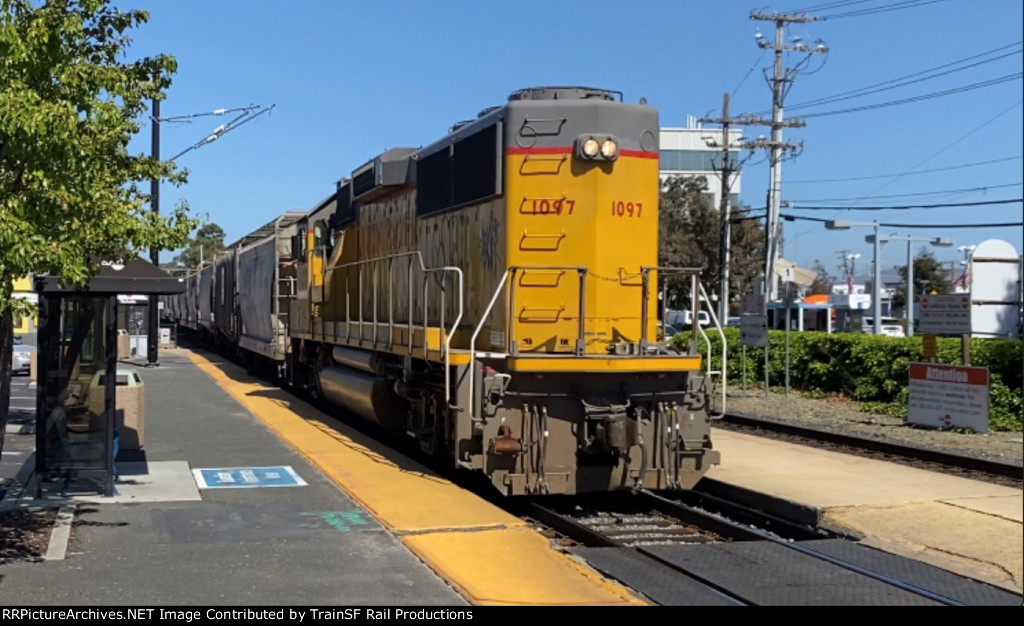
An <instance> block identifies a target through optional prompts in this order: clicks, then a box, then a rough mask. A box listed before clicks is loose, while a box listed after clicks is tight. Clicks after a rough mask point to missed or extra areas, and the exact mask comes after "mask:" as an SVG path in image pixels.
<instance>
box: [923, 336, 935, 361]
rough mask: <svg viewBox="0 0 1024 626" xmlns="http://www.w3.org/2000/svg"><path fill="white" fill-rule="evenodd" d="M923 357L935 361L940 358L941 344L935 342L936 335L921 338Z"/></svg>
mask: <svg viewBox="0 0 1024 626" xmlns="http://www.w3.org/2000/svg"><path fill="white" fill-rule="evenodd" d="M921 356H923V357H924V358H925V359H928V360H932V361H934V360H935V359H936V358H938V356H939V343H938V342H937V341H935V335H924V336H922V337H921Z"/></svg>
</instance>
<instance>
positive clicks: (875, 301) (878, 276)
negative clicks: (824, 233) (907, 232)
mask: <svg viewBox="0 0 1024 626" xmlns="http://www.w3.org/2000/svg"><path fill="white" fill-rule="evenodd" d="M855 226H865V227H868V228H874V229H875V237H874V243H875V269H874V275H875V278H874V280H873V281H872V285H871V305H872V307H871V308H872V309H874V320H873V321H874V333H875V334H876V335H881V334H882V299H881V297H880V295H881V293H882V292H881V288H882V287H881V283H882V266H881V265H880V264H879V262H878V260H879V259H878V257H879V256H880V254H879V253H880V251H881V250H880V247H881V238H880V237H879V236H878V228H879V224H878V222H850V221H846V220H829V221H827V222H825V228H827V229H828V230H849V229H850V228H853V227H855Z"/></svg>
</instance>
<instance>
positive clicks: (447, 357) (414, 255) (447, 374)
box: [328, 250, 465, 406]
mask: <svg viewBox="0 0 1024 626" xmlns="http://www.w3.org/2000/svg"><path fill="white" fill-rule="evenodd" d="M401 258H409V260H410V263H409V285H408V287H409V296H410V297H409V324H408V326H409V350H410V351H411V350H412V344H413V339H412V334H413V332H412V329H413V327H414V326H415V325H416V324H415V316H414V315H413V312H412V260H413V259H416V260H417V261H419V267H420V271H421V272H422V273H423V274H424V283H423V351H424V353H427V352H428V351H429V345H428V341H427V328H428V327H429V324H430V313H429V311H430V304H429V302H428V299H427V295H428V294H429V292H428V290H427V281H426V275H428V274H435V273H440V274H442V276H443V275H444V273H446V272H453V273H454V274H455V275H456V277H457V278H458V307H457V310H458V314H457V315H456V316H455V321H453V322H452V325H451V328H450V329H449V328H445V326H444V309H445V297H444V294H445V286H444V285H445V281H444V279H443V278H442V280H441V299H440V307H439V308H440V314H441V330H442V332H444V334H445V337H444V349H443V352H444V382H445V385H444V399H445V403H446V404H448V405H449V406H450V405H451V371H450V370H451V346H452V337H453V335H454V334H455V331H456V329H457V328H458V327H459V323H460V322H462V315H463V299H464V297H463V296H464V288H465V287H464V281H463V275H462V268H459V267H455V266H452V265H444V266H441V267H427V266H426V265H425V264H424V263H423V255H422V254H421V252H420V251H419V250H413V251H412V252H399V253H396V254H387V255H384V256H379V257H374V258H372V259H363V260H361V261H353V262H351V263H343V264H341V265H335V266H333V267H330V268H328V270H329V271H331V272H334V271H337V270H345V269H349V268H358V269H359V301H358V307H359V322H358V323H359V340H360V342H362V339H363V326H364V325H365V322H364V321H363V289H362V282H363V281H362V273H363V272H362V270H363V267H364V266H366V265H369V264H371V263H373V264H374V265H373V266H372V269H373V270H374V272H376V269H377V265H376V264H378V263H380V262H381V261H387V262H388V275H389V280H388V317H389V321H388V324H389V331H388V332H389V335H388V343H389V344H391V343H393V341H394V338H393V335H394V310H393V308H392V302H393V300H394V294H393V291H394V285H395V281H393V280H390V275H391V268H392V267H393V266H394V263H393V262H394V261H395V260H396V259H401ZM377 285H378V281H377V280H374V281H373V297H374V302H375V303H376V301H377ZM348 287H349V285H348V272H346V273H345V329H346V334H347V336H348V338H351V332H350V329H351V319H350V317H351V314H352V308H351V306H350V301H349V296H348V294H349V289H348ZM373 317H374V321H373V328H374V332H373V341H374V343H375V344H376V342H377V325H378V321H377V306H376V304H375V305H374V308H373Z"/></svg>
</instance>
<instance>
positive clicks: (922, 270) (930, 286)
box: [892, 248, 949, 308]
mask: <svg viewBox="0 0 1024 626" xmlns="http://www.w3.org/2000/svg"><path fill="white" fill-rule="evenodd" d="M897 271H898V272H899V274H900V278H902V279H903V281H904V284H905V283H906V280H907V266H906V265H901V266H900V267H899V268H897ZM922 292H925V293H929V294H930V293H937V294H943V293H948V292H949V282H948V276H947V274H946V270H945V268H943V267H942V262H941V261H939V260H938V259H936V258H935V255H934V254H933V253H932V251H931V250H928V249H927V248H922V249H921V250H920V251H919V252H918V253H917V255H916V256H915V257H914V302H917V301H919V300H920V299H921V293H922ZM892 304H893V306H895V307H899V308H903V307H904V306H906V304H907V288H906V287H905V286H902V287H900V288H899V289H897V290H896V293H895V294H893V298H892Z"/></svg>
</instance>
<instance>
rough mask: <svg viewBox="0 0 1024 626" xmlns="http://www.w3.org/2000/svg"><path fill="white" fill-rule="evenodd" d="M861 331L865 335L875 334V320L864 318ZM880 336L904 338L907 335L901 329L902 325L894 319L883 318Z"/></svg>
mask: <svg viewBox="0 0 1024 626" xmlns="http://www.w3.org/2000/svg"><path fill="white" fill-rule="evenodd" d="M863 331H864V332H865V333H867V334H869V335H870V334H872V333H874V332H875V318H873V317H865V318H864V326H863ZM881 331H882V332H881V334H883V335H885V336H886V337H906V336H907V333H906V331H905V330H904V329H903V324H901V323H900V321H899V320H898V319H896V318H895V317H883V318H882V328H881Z"/></svg>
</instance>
